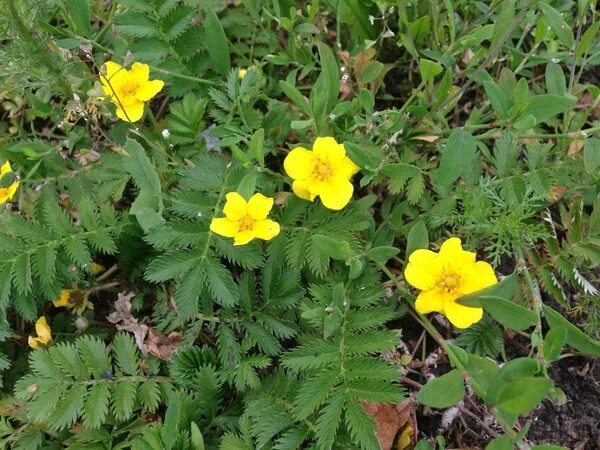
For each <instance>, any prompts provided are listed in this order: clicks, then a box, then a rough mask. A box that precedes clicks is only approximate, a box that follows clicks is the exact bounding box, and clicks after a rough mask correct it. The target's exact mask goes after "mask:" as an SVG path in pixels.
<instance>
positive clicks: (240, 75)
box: [238, 69, 248, 80]
mask: <svg viewBox="0 0 600 450" xmlns="http://www.w3.org/2000/svg"><path fill="white" fill-rule="evenodd" d="M246 73H248V71H247V70H246V69H239V70H238V78H239V79H240V80H243V79H244V77H245V76H246Z"/></svg>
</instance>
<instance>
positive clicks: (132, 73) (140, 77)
mask: <svg viewBox="0 0 600 450" xmlns="http://www.w3.org/2000/svg"><path fill="white" fill-rule="evenodd" d="M149 77H150V67H148V65H147V64H142V63H139V62H135V63H133V64H132V65H131V69H130V70H127V69H125V68H124V67H122V66H120V65H119V64H117V63H115V62H112V61H107V62H106V63H104V65H103V66H102V68H101V69H100V82H101V84H102V90H103V91H104V93H105V94H106V95H107V96H108V97H109V98H110V100H111V101H112V102H113V103H114V104H115V106H116V107H117V117H118V118H119V119H123V120H125V121H127V122H137V121H138V120H140V119H141V118H142V115H143V114H144V103H145V102H147V101H148V100H150V99H151V98H152V97H154V96H155V95H156V94H158V93H159V92H160V90H161V89H162V88H163V86H164V84H165V83H164V82H163V81H162V80H149Z"/></svg>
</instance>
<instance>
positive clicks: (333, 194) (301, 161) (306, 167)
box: [283, 137, 359, 210]
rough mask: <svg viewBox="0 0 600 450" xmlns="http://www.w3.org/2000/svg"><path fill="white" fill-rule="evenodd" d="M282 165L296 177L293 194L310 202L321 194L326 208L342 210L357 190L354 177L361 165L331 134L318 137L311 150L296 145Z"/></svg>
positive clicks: (290, 174) (291, 175) (293, 177)
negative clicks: (354, 160) (347, 154)
mask: <svg viewBox="0 0 600 450" xmlns="http://www.w3.org/2000/svg"><path fill="white" fill-rule="evenodd" d="M283 167H284V169H285V171H286V172H287V174H288V175H289V176H290V177H291V178H292V179H293V180H294V182H293V183H292V190H293V191H294V194H296V195H297V196H298V197H300V198H303V199H305V200H310V201H311V202H312V201H314V199H315V198H316V197H317V196H318V197H320V198H321V201H322V202H323V205H324V206H325V207H326V208H329V209H333V210H340V209H342V208H343V207H344V206H346V205H347V204H348V202H349V201H350V199H351V198H352V193H353V192H354V186H352V183H351V181H350V180H351V179H352V176H353V175H354V174H355V173H356V172H358V171H359V167H358V166H357V165H356V164H354V163H353V162H352V160H351V159H350V158H348V156H346V149H345V147H344V144H338V143H337V142H336V140H335V139H334V138H332V137H319V138H317V139H316V140H315V143H314V144H313V148H312V151H311V150H307V149H305V148H302V147H296V148H294V149H293V150H292V151H291V152H289V153H288V155H287V156H286V158H285V160H284V162H283Z"/></svg>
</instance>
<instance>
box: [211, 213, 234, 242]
mask: <svg viewBox="0 0 600 450" xmlns="http://www.w3.org/2000/svg"><path fill="white" fill-rule="evenodd" d="M238 230H239V226H238V223H237V222H234V221H233V220H229V219H227V218H226V217H222V218H220V219H213V220H212V221H211V222H210V231H212V232H213V233H215V234H218V235H221V236H225V237H234V236H235V235H236V234H237V233H238Z"/></svg>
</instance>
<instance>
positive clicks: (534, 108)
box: [522, 94, 577, 123]
mask: <svg viewBox="0 0 600 450" xmlns="http://www.w3.org/2000/svg"><path fill="white" fill-rule="evenodd" d="M576 101H577V100H575V99H574V98H569V97H562V96H560V95H550V94H546V95H536V96H534V97H531V98H530V99H529V103H528V104H527V107H526V108H525V111H523V114H522V117H523V116H527V115H528V114H531V115H532V116H533V117H535V119H536V120H537V123H542V122H545V121H547V120H548V119H550V118H552V117H554V116H556V115H557V114H561V113H564V112H565V111H567V110H568V109H569V108H571V107H572V106H573V105H574V104H575V102H576Z"/></svg>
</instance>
